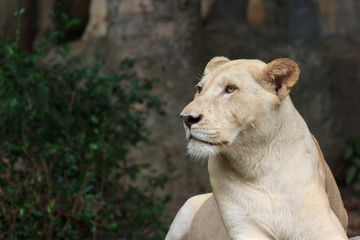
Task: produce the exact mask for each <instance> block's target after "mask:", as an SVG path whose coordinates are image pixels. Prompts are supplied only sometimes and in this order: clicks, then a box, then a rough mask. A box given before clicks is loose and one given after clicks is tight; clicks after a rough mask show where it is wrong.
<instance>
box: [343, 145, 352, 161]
mask: <svg viewBox="0 0 360 240" xmlns="http://www.w3.org/2000/svg"><path fill="white" fill-rule="evenodd" d="M353 153H354V151H353V149H352V148H351V147H349V148H347V149H346V150H345V153H344V159H345V160H349V159H350V158H351V157H352V155H353Z"/></svg>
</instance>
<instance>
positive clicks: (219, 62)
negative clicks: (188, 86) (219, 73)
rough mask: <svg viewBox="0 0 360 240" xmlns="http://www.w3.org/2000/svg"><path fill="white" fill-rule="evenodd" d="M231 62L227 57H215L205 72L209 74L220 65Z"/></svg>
mask: <svg viewBox="0 0 360 240" xmlns="http://www.w3.org/2000/svg"><path fill="white" fill-rule="evenodd" d="M227 62H230V60H229V59H228V58H227V57H214V58H212V59H211V60H210V62H208V64H207V65H206V67H205V70H204V74H208V73H209V72H211V71H213V70H214V69H216V68H218V67H220V66H221V65H223V64H225V63H227Z"/></svg>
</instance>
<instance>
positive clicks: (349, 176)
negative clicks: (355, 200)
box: [346, 166, 357, 185]
mask: <svg viewBox="0 0 360 240" xmlns="http://www.w3.org/2000/svg"><path fill="white" fill-rule="evenodd" d="M356 171H357V169H356V167H355V166H351V167H350V168H348V169H347V171H346V183H347V184H348V185H350V184H351V183H352V182H353V180H354V178H355V176H356Z"/></svg>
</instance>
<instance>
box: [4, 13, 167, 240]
mask: <svg viewBox="0 0 360 240" xmlns="http://www.w3.org/2000/svg"><path fill="white" fill-rule="evenodd" d="M21 11H22V12H23V10H20V11H19V12H17V13H16V14H15V15H14V16H16V17H17V18H18V17H19V15H21ZM73 24H76V22H74V21H73V22H71V21H70V22H69V25H68V26H70V25H73ZM60 35H61V34H60V33H59V32H55V33H53V34H52V35H51V36H50V37H51V38H52V39H57V38H58V36H60ZM18 41H19V38H17V40H16V41H14V42H10V41H6V40H1V42H0V125H1V128H0V157H1V158H0V238H1V239H71V240H74V239H161V238H163V237H164V232H165V230H166V227H167V222H166V221H165V219H164V216H163V214H164V207H165V203H166V202H167V201H168V200H169V198H168V197H159V196H158V195H156V194H155V191H156V190H157V189H159V188H160V189H161V188H163V187H164V184H165V183H166V182H167V180H168V177H167V176H165V175H159V174H154V173H153V171H147V172H150V173H151V174H152V175H145V174H143V170H144V169H149V168H150V165H149V164H136V163H132V162H129V161H128V160H127V159H126V156H127V153H128V151H129V148H130V147H132V146H135V145H136V144H137V143H138V142H139V141H144V140H146V134H147V132H146V131H145V129H144V121H145V119H146V117H147V115H148V113H149V111H151V109H155V110H159V107H160V101H159V100H158V99H157V98H155V97H153V96H152V95H151V94H150V92H149V91H150V90H151V88H152V85H153V83H154V82H156V81H158V79H148V80H146V79H145V80H142V79H138V78H137V77H136V75H135V74H133V73H132V68H133V66H134V61H131V60H124V61H123V62H122V63H121V64H120V67H119V71H118V74H115V75H103V74H100V70H101V64H94V66H92V67H85V66H83V65H81V63H80V60H79V59H78V58H76V57H69V54H68V53H69V50H70V49H69V47H68V46H67V45H62V46H57V55H58V56H61V58H62V59H61V61H50V62H47V64H46V67H44V66H42V64H40V63H41V62H40V60H41V59H44V52H45V50H44V49H46V44H45V43H46V41H45V42H42V44H41V45H40V46H39V47H38V48H37V50H36V51H35V52H34V53H28V52H25V51H23V49H21V48H20V47H19V44H18ZM140 176H141V177H140ZM139 181H140V182H141V184H139Z"/></svg>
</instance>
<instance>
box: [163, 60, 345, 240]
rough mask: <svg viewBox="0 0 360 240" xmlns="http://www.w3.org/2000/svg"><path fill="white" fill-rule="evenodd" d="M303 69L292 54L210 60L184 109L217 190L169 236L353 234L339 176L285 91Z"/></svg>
mask: <svg viewBox="0 0 360 240" xmlns="http://www.w3.org/2000/svg"><path fill="white" fill-rule="evenodd" d="M298 76H299V69H298V67H297V65H296V64H295V63H294V62H293V61H292V60H290V59H278V60H274V61H272V62H271V63H269V64H265V63H264V62H262V61H259V60H235V61H230V60H228V59H226V58H224V57H216V58H214V59H212V60H211V61H210V62H209V63H208V65H207V68H206V69H205V76H204V77H203V78H202V80H201V81H200V82H199V83H198V84H197V89H198V91H197V93H196V95H195V99H194V100H193V101H192V102H191V103H190V104H189V105H187V106H186V107H185V108H184V110H183V111H182V113H181V117H182V118H183V119H184V121H185V123H186V126H185V131H186V137H187V139H188V140H189V143H188V152H189V154H190V155H192V156H193V157H195V158H207V157H209V161H208V170H209V175H210V183H211V186H212V189H213V195H206V201H204V196H203V195H200V196H196V197H193V198H192V199H191V202H193V203H194V202H197V204H198V206H194V205H191V207H190V208H188V207H187V204H185V205H184V206H183V207H182V208H181V212H189V213H187V214H181V213H180V212H179V213H178V215H177V216H176V218H175V220H174V222H173V224H172V226H171V228H170V230H169V233H168V235H167V237H166V239H167V240H175V239H242V240H246V239H258V240H259V239H294V240H295V239H299V240H300V239H302V240H303V239H307V240H309V239H314V240H322V239H324V240H325V239H326V240H330V239H347V236H346V229H347V221H348V220H347V214H346V211H345V209H344V206H343V203H342V200H341V197H340V194H339V190H338V188H337V185H336V183H335V180H334V178H333V176H332V174H331V172H330V169H329V168H328V166H327V164H326V162H325V160H324V158H323V156H322V153H321V150H320V148H319V146H318V144H317V142H316V140H315V138H314V137H313V136H312V135H311V133H310V132H309V130H308V127H307V125H306V123H305V122H304V120H303V119H302V117H301V116H300V114H299V113H298V112H297V111H296V109H295V107H294V106H293V104H292V102H291V99H290V97H289V96H288V94H289V92H290V90H291V89H292V87H293V86H294V84H295V83H296V81H297V80H298ZM196 199H199V201H197V200H196ZM181 224H183V225H182V226H185V225H186V227H184V228H181V226H180V225H181ZM177 236H178V237H177Z"/></svg>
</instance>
